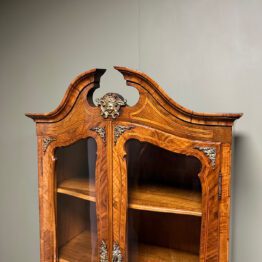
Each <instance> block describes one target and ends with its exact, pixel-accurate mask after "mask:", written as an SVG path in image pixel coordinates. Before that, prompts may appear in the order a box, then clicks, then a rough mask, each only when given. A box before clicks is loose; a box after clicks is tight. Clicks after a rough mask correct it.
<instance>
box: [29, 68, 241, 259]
mask: <svg viewBox="0 0 262 262" xmlns="http://www.w3.org/2000/svg"><path fill="white" fill-rule="evenodd" d="M115 69H116V70H118V71H119V72H120V73H122V74H123V76H124V78H125V80H126V82H127V85H128V86H132V87H134V88H136V89H137V90H138V91H139V95H140V96H139V100H138V102H137V104H136V105H134V106H128V105H127V101H126V100H125V99H124V98H123V97H122V96H121V95H119V94H115V93H108V94H106V95H104V96H103V97H102V98H100V99H97V104H95V103H94V102H93V93H94V91H95V89H96V88H98V87H99V81H100V77H101V76H102V75H103V74H104V72H105V70H103V69H92V70H90V71H87V72H84V73H83V74H81V75H79V76H78V77H77V78H76V79H75V80H74V81H72V83H71V84H70V86H69V87H68V90H67V92H66V94H65V96H64V99H63V100H62V102H61V104H60V105H59V106H58V107H57V108H56V109H55V110H54V111H52V112H50V113H47V114H31V113H29V114H26V115H27V116H28V117H30V118H32V119H33V120H34V121H35V122H36V129H37V140H38V173H39V203H40V225H41V230H40V232H41V234H40V236H41V241H40V242H41V262H89V261H100V262H107V261H114V262H120V261H123V262H125V261H129V262H142V261H146V262H148V261H149V262H150V261H151V262H159V261H168V262H170V261H178V262H193V261H194V262H196V261H200V262H204V261H209V262H211V261H212V262H216V261H219V262H226V261H228V242H229V207H230V167H231V144H232V125H233V122H234V121H235V120H236V119H238V118H239V117H240V116H241V114H205V113H196V112H193V111H190V110H188V109H186V108H184V107H182V106H180V105H178V104H177V103H175V102H174V101H173V100H172V99H170V98H169V97H168V96H167V94H166V93H165V92H164V91H163V89H162V88H161V87H160V86H159V85H158V84H157V83H156V82H154V81H153V80H152V79H151V78H150V77H148V76H147V75H146V74H144V73H141V72H138V71H135V70H131V69H128V68H125V67H115Z"/></svg>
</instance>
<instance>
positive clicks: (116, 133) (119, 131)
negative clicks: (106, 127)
mask: <svg viewBox="0 0 262 262" xmlns="http://www.w3.org/2000/svg"><path fill="white" fill-rule="evenodd" d="M132 128H134V126H120V125H117V126H115V128H114V144H116V142H117V139H118V138H119V137H120V136H121V135H122V134H123V133H125V132H126V131H127V130H130V129H132Z"/></svg>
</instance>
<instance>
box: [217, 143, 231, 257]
mask: <svg viewBox="0 0 262 262" xmlns="http://www.w3.org/2000/svg"><path fill="white" fill-rule="evenodd" d="M221 155H222V164H221V175H222V194H221V201H220V205H219V222H220V227H219V233H220V240H219V261H220V262H226V261H229V217H230V180H231V174H230V170H231V145H230V144H223V145H222V154H221Z"/></svg>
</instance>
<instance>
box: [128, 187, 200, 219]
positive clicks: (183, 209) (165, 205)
mask: <svg viewBox="0 0 262 262" xmlns="http://www.w3.org/2000/svg"><path fill="white" fill-rule="evenodd" d="M128 206H129V208H132V209H138V210H146V211H155V212H164V213H175V214H184V215H192V216H202V209H201V193H200V192H193V191H190V190H184V189H177V188H173V187H164V186H151V185H150V186H149V185H146V186H139V187H137V188H130V189H129V205H128Z"/></svg>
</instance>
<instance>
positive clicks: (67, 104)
mask: <svg viewBox="0 0 262 262" xmlns="http://www.w3.org/2000/svg"><path fill="white" fill-rule="evenodd" d="M105 71H106V70H105V69H97V68H95V69H91V70H89V71H86V72H84V73H82V74H80V75H79V76H78V77H76V78H75V79H74V80H73V81H72V82H71V83H70V85H69V87H68V89H67V91H66V93H65V95H64V98H63V100H62V101H61V103H60V104H59V106H58V107H57V108H56V109H55V110H53V111H51V112H50V113H45V114H37V113H36V114H35V113H27V114H25V115H26V116H28V117H30V118H32V119H33V120H34V121H35V122H57V121H60V120H62V119H63V118H64V117H65V116H66V115H67V114H68V113H69V112H70V111H71V110H72V108H73V106H74V104H75V102H76V100H77V98H78V96H79V94H80V93H81V92H82V90H83V89H84V88H86V87H88V88H89V90H88V93H87V97H88V99H89V104H91V105H92V103H93V102H92V101H91V99H90V97H91V96H92V94H93V93H94V91H95V89H97V88H98V87H99V82H100V78H101V76H102V75H103V74H104V73H105Z"/></svg>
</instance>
